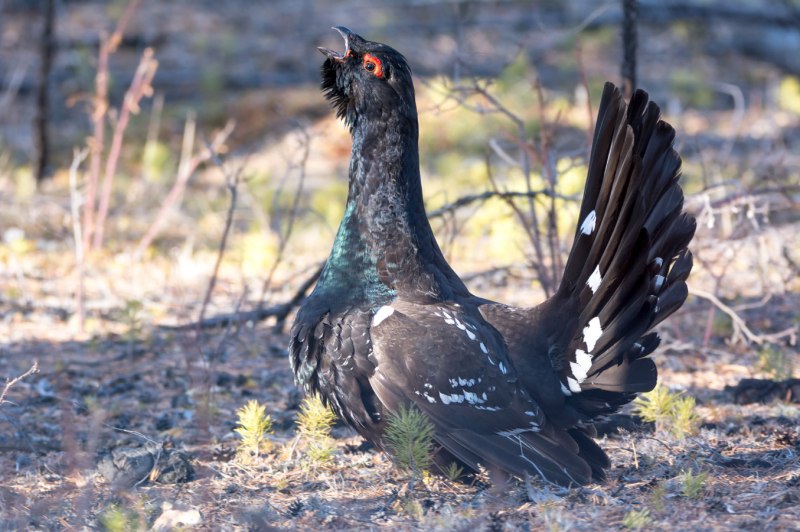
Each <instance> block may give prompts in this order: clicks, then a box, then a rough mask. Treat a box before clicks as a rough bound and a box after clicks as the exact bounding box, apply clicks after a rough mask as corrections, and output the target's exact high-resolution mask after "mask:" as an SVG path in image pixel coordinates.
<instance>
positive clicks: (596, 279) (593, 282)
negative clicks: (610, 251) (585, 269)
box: [586, 264, 603, 294]
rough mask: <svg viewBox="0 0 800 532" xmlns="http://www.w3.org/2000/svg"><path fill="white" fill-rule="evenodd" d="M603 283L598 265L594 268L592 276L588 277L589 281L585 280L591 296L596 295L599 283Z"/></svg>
mask: <svg viewBox="0 0 800 532" xmlns="http://www.w3.org/2000/svg"><path fill="white" fill-rule="evenodd" d="M602 282H603V276H602V275H600V265H599V264H598V265H597V266H595V268H594V271H593V272H592V275H590V276H589V279H587V280H586V284H587V285H588V286H589V288H590V289H591V290H592V293H593V294H596V293H597V289H598V288H600V283H602Z"/></svg>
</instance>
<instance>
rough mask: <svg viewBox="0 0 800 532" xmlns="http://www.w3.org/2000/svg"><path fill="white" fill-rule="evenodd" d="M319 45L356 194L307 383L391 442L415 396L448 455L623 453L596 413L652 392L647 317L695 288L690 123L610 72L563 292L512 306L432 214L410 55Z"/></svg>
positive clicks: (529, 459)
mask: <svg viewBox="0 0 800 532" xmlns="http://www.w3.org/2000/svg"><path fill="white" fill-rule="evenodd" d="M335 29H336V30H338V31H339V33H340V34H341V35H342V36H343V37H344V40H345V52H344V53H343V54H340V53H337V52H335V51H333V50H329V49H326V48H320V51H321V52H322V53H323V54H324V55H325V56H326V57H327V59H326V60H325V63H324V65H323V66H322V89H323V91H324V93H325V96H326V97H327V98H328V99H329V100H330V101H331V102H332V104H333V106H334V107H335V108H336V112H337V115H338V116H339V117H341V118H343V119H344V121H345V122H346V124H347V125H348V126H349V128H350V132H351V134H352V137H353V152H352V158H351V160H350V181H349V192H348V197H347V205H346V209H345V213H344V218H343V219H342V222H341V225H340V226H339V230H338V232H337V234H336V239H335V241H334V244H333V250H332V251H331V254H330V257H329V258H328V261H327V263H326V265H325V267H324V269H323V271H322V274H321V276H320V279H319V281H318V283H317V285H316V288H315V289H314V291H313V293H312V294H311V295H310V296H309V297H308V298H307V299H306V301H305V302H304V303H303V305H302V307H301V308H300V310H299V312H298V315H297V319H296V321H295V323H294V326H293V328H292V332H291V336H292V338H291V344H290V347H289V351H290V357H291V362H292V368H293V370H294V374H295V378H296V381H297V382H298V384H302V385H303V386H304V388H305V389H306V391H309V392H314V391H317V392H319V393H320V394H321V396H322V398H323V399H324V400H325V401H326V402H327V403H329V404H330V405H331V406H332V407H333V409H334V410H335V411H336V413H337V414H338V415H339V416H340V417H341V418H342V419H343V420H345V421H346V422H347V423H348V424H349V425H350V426H352V427H353V428H355V430H356V431H358V432H359V433H360V434H361V435H362V436H364V437H365V438H367V439H368V440H371V441H372V442H374V443H375V444H376V445H377V446H379V447H383V441H382V433H383V431H384V427H385V423H386V420H387V415H388V414H390V413H392V412H397V411H398V410H399V409H400V407H401V406H402V405H405V406H412V405H413V406H415V407H416V408H418V409H419V410H421V411H422V412H424V413H425V414H426V415H427V416H428V417H429V418H430V420H431V422H432V423H433V424H434V426H435V428H436V436H435V441H436V444H437V453H436V456H435V458H436V461H437V463H438V464H440V465H442V466H447V465H448V464H449V463H450V462H453V461H455V462H457V463H460V464H462V465H466V466H468V467H469V470H473V471H475V470H477V469H478V466H479V465H482V466H484V467H486V468H487V469H488V470H500V471H504V472H506V473H508V474H512V475H516V476H520V477H522V476H524V475H525V474H531V475H540V476H541V477H543V478H544V479H546V480H547V481H550V482H554V483H558V484H562V485H578V484H585V483H587V482H590V481H591V480H592V479H597V480H599V479H602V478H603V470H604V469H605V468H607V467H609V460H608V457H607V456H606V454H605V453H604V452H603V450H602V449H601V448H600V447H599V446H598V445H597V444H596V443H595V441H594V440H593V439H592V437H593V436H594V434H595V433H594V429H593V426H592V420H595V419H596V418H597V417H598V416H602V415H604V414H609V413H612V412H614V411H616V410H618V409H619V408H620V407H621V406H622V405H624V404H626V403H628V402H630V401H631V400H632V399H633V398H634V397H635V395H636V393H638V392H644V391H648V390H651V389H652V388H653V387H654V386H655V383H656V367H655V364H654V363H653V361H652V360H651V359H650V358H648V355H650V354H651V353H652V352H653V350H654V349H655V348H656V347H657V345H658V343H659V337H658V335H657V334H655V333H652V332H648V331H649V330H650V329H652V328H653V327H654V326H655V325H656V324H657V323H659V322H661V321H662V320H663V319H664V318H666V317H667V316H669V315H670V314H672V313H673V312H674V311H675V310H676V309H677V308H678V307H680V305H681V304H682V303H683V301H684V300H685V299H686V295H687V288H686V284H685V280H686V278H687V276H688V275H689V271H690V270H691V268H692V256H691V253H690V252H689V251H688V250H687V245H688V243H689V241H690V240H691V238H692V236H693V234H694V230H695V221H694V219H693V218H691V217H690V216H688V215H687V214H686V213H684V212H682V208H683V193H682V191H681V188H680V186H679V185H678V175H679V171H680V164H681V160H680V157H679V156H678V154H677V153H676V152H675V151H674V150H673V147H672V146H673V139H674V136H675V132H674V130H673V128H672V127H671V126H670V125H669V124H667V123H665V122H663V121H661V120H659V114H660V111H659V108H658V106H656V105H655V104H654V103H652V102H648V97H647V94H646V93H645V92H643V91H641V90H640V91H637V92H636V93H635V94H634V95H633V97H632V99H631V102H630V104H629V105H627V106H626V105H625V102H624V100H623V98H622V95H621V94H620V92H619V90H618V89H617V88H615V87H614V86H613V85H612V84H610V83H608V84H606V86H605V89H604V91H603V97H602V101H601V103H600V108H599V111H598V118H597V126H596V129H595V133H594V145H593V147H592V154H591V159H590V161H589V170H588V177H587V179H586V189H585V192H584V198H583V203H582V206H581V210H580V218H579V223H578V228H577V230H576V232H575V240H574V243H573V246H572V250H571V252H570V254H569V259H568V261H567V265H566V270H565V272H564V276H563V280H562V281H561V284H560V285H559V289H558V291H557V293H556V294H555V295H554V296H553V297H551V298H550V299H548V300H547V301H545V302H544V303H542V304H541V305H539V306H536V307H531V308H515V307H510V306H507V305H503V304H501V303H496V302H493V301H489V300H487V299H483V298H480V297H476V296H474V295H472V294H471V293H470V292H469V290H468V289H467V287H466V286H465V285H464V283H463V282H462V281H461V279H459V277H458V275H456V273H455V272H454V271H453V270H452V268H451V267H450V265H449V264H448V263H447V261H445V258H444V256H443V255H442V252H441V250H440V249H439V246H438V245H437V243H436V239H435V238H434V236H433V232H432V231H431V227H430V224H429V222H428V219H427V217H426V215H425V206H424V204H423V200H422V186H421V184H420V171H419V154H418V149H417V138H418V131H419V130H418V126H417V109H416V103H415V101H414V85H413V83H412V79H411V70H410V69H409V66H408V63H407V62H406V60H405V58H404V57H403V56H402V55H401V54H400V53H398V52H397V51H396V50H394V49H393V48H391V47H389V46H387V45H385V44H381V43H377V42H370V41H367V40H365V39H363V38H362V37H360V36H359V35H356V34H355V33H353V32H351V31H350V30H348V29H346V28H342V27H337V28H335Z"/></svg>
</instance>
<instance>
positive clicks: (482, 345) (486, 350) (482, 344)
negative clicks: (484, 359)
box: [481, 342, 489, 355]
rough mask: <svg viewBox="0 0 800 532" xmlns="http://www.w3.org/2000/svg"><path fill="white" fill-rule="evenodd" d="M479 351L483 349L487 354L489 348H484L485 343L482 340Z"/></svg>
mask: <svg viewBox="0 0 800 532" xmlns="http://www.w3.org/2000/svg"><path fill="white" fill-rule="evenodd" d="M481 351H483V352H484V353H485V354H487V355H488V354H489V350H488V349H486V344H484V343H483V342H481Z"/></svg>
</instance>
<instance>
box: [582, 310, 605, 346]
mask: <svg viewBox="0 0 800 532" xmlns="http://www.w3.org/2000/svg"><path fill="white" fill-rule="evenodd" d="M602 334H603V328H602V327H601V326H600V318H598V317H594V318H592V319H591V320H589V325H587V326H586V327H584V328H583V341H584V342H586V352H587V353H591V352H592V350H593V349H594V346H595V345H596V344H597V340H599V339H600V336H602Z"/></svg>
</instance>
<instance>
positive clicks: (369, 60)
mask: <svg viewBox="0 0 800 532" xmlns="http://www.w3.org/2000/svg"><path fill="white" fill-rule="evenodd" d="M364 70H366V71H367V72H371V73H372V74H374V75H375V77H378V78H382V77H383V65H382V64H381V60H380V59H378V58H377V57H375V56H374V55H372V54H365V55H364Z"/></svg>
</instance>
